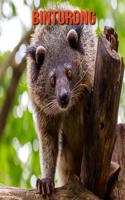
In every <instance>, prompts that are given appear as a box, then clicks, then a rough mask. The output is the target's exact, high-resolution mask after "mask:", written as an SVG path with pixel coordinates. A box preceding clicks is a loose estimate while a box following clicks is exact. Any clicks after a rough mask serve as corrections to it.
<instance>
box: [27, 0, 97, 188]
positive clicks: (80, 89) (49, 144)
mask: <svg viewBox="0 0 125 200" xmlns="http://www.w3.org/2000/svg"><path fill="white" fill-rule="evenodd" d="M56 9H59V10H72V11H73V10H74V8H73V7H72V6H70V5H69V4H68V5H67V4H65V3H64V4H60V5H59V6H58V8H56ZM48 10H50V9H49V7H48ZM71 29H75V31H76V32H77V34H78V46H77V48H76V49H75V48H72V47H71V45H69V43H68V41H67V34H68V32H69V31H70V30H71ZM40 45H42V46H43V47H44V48H45V50H46V53H45V59H44V61H43V63H42V65H41V66H39V65H38V64H37V63H36V60H35V52H36V48H37V47H38V46H40ZM96 48H97V47H96V37H95V34H94V31H92V29H91V27H90V26H86V25H66V24H64V25H59V24H56V25H53V24H51V25H38V26H37V27H36V29H35V32H34V34H33V35H32V38H31V42H30V46H29V50H28V55H29V56H28V72H27V74H28V88H29V93H30V98H31V100H32V104H33V108H34V112H35V113H36V118H37V121H36V129H37V133H38V138H39V146H40V161H41V171H42V178H52V179H54V176H55V171H56V169H57V174H58V182H59V186H62V185H64V184H65V183H66V181H67V178H68V173H69V172H71V173H75V174H77V175H78V176H80V169H81V160H82V151H83V140H84V133H85V131H86V125H87V115H88V114H87V111H88V104H89V99H90V92H91V88H92V86H93V79H94V69H95V58H96ZM67 68H71V70H72V79H71V80H69V79H68V78H67V76H66V73H65V72H66V70H67ZM51 73H54V74H56V84H55V86H54V87H52V86H51V84H50V77H51ZM62 88H65V89H66V90H67V91H68V94H69V98H70V100H69V103H68V105H67V107H66V108H65V109H62V108H61V106H60V105H59V95H60V92H61V90H62Z"/></svg>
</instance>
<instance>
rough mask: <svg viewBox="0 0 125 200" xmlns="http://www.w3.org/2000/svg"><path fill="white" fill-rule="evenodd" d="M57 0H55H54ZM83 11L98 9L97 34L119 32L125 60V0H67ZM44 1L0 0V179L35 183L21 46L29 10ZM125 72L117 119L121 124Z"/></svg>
mask: <svg viewBox="0 0 125 200" xmlns="http://www.w3.org/2000/svg"><path fill="white" fill-rule="evenodd" d="M54 2H56V1H54ZM69 2H70V3H71V4H72V5H74V6H76V7H79V8H80V9H82V10H88V11H89V10H94V11H95V12H96V24H95V25H94V26H93V28H94V29H95V30H96V33H97V37H98V33H99V32H103V30H104V26H105V25H107V26H111V27H113V28H115V30H116V32H117V33H118V40H119V49H118V53H119V55H120V56H122V57H123V58H124V60H125V0H95V1H93V0H89V1H86V0H84V1H78V0H70V1H69ZM46 4H47V0H41V1H40V0H0V183H3V184H5V185H8V186H17V187H22V188H33V187H35V183H36V178H38V177H39V178H41V172H40V162H39V145H38V139H37V135H36V132H35V128H34V121H35V116H34V113H33V110H32V106H31V101H30V99H29V96H28V91H27V81H26V61H25V58H24V56H25V51H26V45H27V44H28V42H29V38H30V34H31V33H32V31H33V28H34V27H32V10H39V9H40V8H44V6H46ZM124 99H125V75H124V79H123V86H122V93H121V98H120V107H119V116H118V123H121V122H123V123H125V101H124Z"/></svg>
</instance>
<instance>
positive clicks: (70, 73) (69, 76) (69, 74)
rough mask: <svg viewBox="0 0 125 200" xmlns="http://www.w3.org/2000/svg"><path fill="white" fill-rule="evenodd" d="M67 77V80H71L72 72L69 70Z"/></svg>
mask: <svg viewBox="0 0 125 200" xmlns="http://www.w3.org/2000/svg"><path fill="white" fill-rule="evenodd" d="M67 76H68V78H71V77H72V71H71V70H70V69H69V70H68V72H67Z"/></svg>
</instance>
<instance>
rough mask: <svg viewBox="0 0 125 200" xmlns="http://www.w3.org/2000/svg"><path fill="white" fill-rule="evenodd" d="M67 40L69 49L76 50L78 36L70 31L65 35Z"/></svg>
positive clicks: (73, 31) (72, 30)
mask: <svg viewBox="0 0 125 200" xmlns="http://www.w3.org/2000/svg"><path fill="white" fill-rule="evenodd" d="M67 40H68V43H69V45H70V47H71V48H73V49H77V48H78V34H77V32H76V31H75V30H74V29H71V30H70V31H69V32H68V34H67Z"/></svg>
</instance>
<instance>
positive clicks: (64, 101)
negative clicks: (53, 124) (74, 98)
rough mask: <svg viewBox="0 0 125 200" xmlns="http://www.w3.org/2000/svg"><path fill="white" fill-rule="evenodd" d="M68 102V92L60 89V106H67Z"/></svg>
mask: <svg viewBox="0 0 125 200" xmlns="http://www.w3.org/2000/svg"><path fill="white" fill-rule="evenodd" d="M68 102H69V95H68V92H66V90H62V91H61V94H60V104H61V107H65V106H67V104H68Z"/></svg>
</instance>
